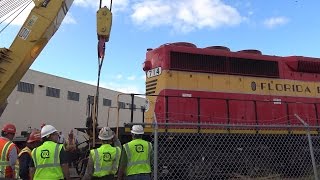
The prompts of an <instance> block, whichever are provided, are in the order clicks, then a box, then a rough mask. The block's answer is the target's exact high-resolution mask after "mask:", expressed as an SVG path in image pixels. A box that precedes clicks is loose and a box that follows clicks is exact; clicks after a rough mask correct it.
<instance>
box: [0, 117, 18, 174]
mask: <svg viewBox="0 0 320 180" xmlns="http://www.w3.org/2000/svg"><path fill="white" fill-rule="evenodd" d="M15 134H16V127H15V125H13V124H10V123H8V124H5V125H4V126H3V127H2V130H1V137H0V150H1V154H0V158H1V161H0V171H1V172H0V178H1V179H2V178H15V171H14V170H15V164H16V161H17V159H18V148H17V146H16V145H15V144H14V143H13V142H12V140H13V138H14V136H15Z"/></svg>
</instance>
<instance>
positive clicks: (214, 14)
mask: <svg viewBox="0 0 320 180" xmlns="http://www.w3.org/2000/svg"><path fill="white" fill-rule="evenodd" d="M132 8H133V13H132V15H131V19H132V20H133V22H134V23H135V24H137V25H143V26H147V27H156V26H162V25H167V26H171V27H173V28H174V29H176V30H180V31H183V32H189V31H192V30H195V29H202V28H218V27H221V26H225V25H226V26H232V25H237V24H240V23H241V22H242V21H243V20H244V19H245V18H244V17H242V16H241V15H240V14H239V12H238V11H237V9H235V8H233V7H231V6H229V5H226V4H224V3H223V2H222V1H221V0H189V1H186V0H175V1H172V0H152V1H151V0H143V1H140V2H138V3H136V4H133V5H132Z"/></svg>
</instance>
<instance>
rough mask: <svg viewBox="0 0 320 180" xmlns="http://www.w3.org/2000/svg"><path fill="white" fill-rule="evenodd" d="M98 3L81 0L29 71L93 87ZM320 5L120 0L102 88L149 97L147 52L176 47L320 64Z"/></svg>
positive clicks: (274, 0) (4, 38) (315, 0)
mask: <svg viewBox="0 0 320 180" xmlns="http://www.w3.org/2000/svg"><path fill="white" fill-rule="evenodd" d="M98 2H99V0H75V1H74V3H73V5H72V7H71V9H70V11H69V14H68V16H67V17H66V19H65V20H64V23H63V24H62V26H61V27H60V29H59V30H58V31H57V33H56V34H55V36H54V37H53V38H52V39H51V41H50V42H49V43H48V45H47V46H46V48H45V49H44V50H43V51H42V53H41V55H40V56H39V57H38V58H37V60H36V61H35V63H34V64H33V65H32V66H31V69H34V70H38V71H41V72H45V73H49V74H53V75H57V76H60V77H65V78H69V79H73V80H77V81H81V82H86V83H90V84H95V82H96V79H97V50H96V47H97V36H96V17H95V14H96V11H97V9H98ZM109 3H110V1H109V0H103V4H104V5H109ZM319 7H320V1H319V0H307V1H306V0H304V1H302V0H264V1H262V0H130V1H129V0H114V1H113V8H112V10H113V26H112V31H111V37H110V41H109V42H108V43H107V46H106V58H105V61H104V66H103V69H102V74H101V86H103V87H106V88H110V89H113V90H118V91H123V92H134V93H144V92H145V74H144V72H143V71H142V63H143V62H144V59H145V53H146V49H147V48H156V47H158V46H160V45H161V44H164V43H170V42H178V41H184V42H192V43H194V44H196V45H197V46H198V47H206V46H212V45H223V46H227V47H229V48H230V49H231V50H232V51H238V50H243V49H258V50H261V51H262V52H263V53H264V54H270V55H279V56H290V55H301V56H310V57H319V58H320V50H319V47H320V21H319V17H320V11H319V9H318V8H319ZM29 11H30V8H29ZM27 13H28V12H26V13H25V14H24V15H23V16H21V18H19V19H17V20H16V21H15V22H13V23H14V24H13V25H10V26H9V27H8V28H7V29H6V30H5V31H4V32H2V33H1V34H0V46H1V47H7V48H8V47H9V46H10V44H11V42H12V41H13V39H14V37H15V36H16V33H17V31H18V30H19V28H20V26H21V24H22V23H21V22H23V20H24V19H25V18H26V14H27ZM3 27H4V24H1V25H0V28H1V29H2V28H3Z"/></svg>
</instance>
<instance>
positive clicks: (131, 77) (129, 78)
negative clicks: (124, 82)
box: [128, 75, 136, 81]
mask: <svg viewBox="0 0 320 180" xmlns="http://www.w3.org/2000/svg"><path fill="white" fill-rule="evenodd" d="M135 79H136V76H134V75H132V76H129V77H128V80H130V81H134V80H135Z"/></svg>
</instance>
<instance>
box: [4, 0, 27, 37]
mask: <svg viewBox="0 0 320 180" xmlns="http://www.w3.org/2000/svg"><path fill="white" fill-rule="evenodd" d="M9 2H12V1H9ZM31 3H32V0H29V1H25V2H24V3H23V5H21V4H19V5H18V6H17V7H20V8H17V7H15V8H13V9H12V8H11V10H10V11H9V12H11V14H10V15H9V16H8V17H6V18H4V19H3V20H2V21H1V22H0V24H2V23H3V22H5V21H6V20H7V19H9V18H10V17H11V16H13V15H14V14H15V13H17V12H18V11H19V10H20V12H18V14H17V15H16V16H15V17H14V18H13V19H12V20H11V21H10V22H9V23H8V24H7V25H5V26H4V27H3V28H2V29H1V30H0V34H1V33H2V32H3V31H4V30H5V29H6V28H7V27H8V26H9V25H10V24H11V23H12V22H13V21H14V20H15V19H16V18H17V17H18V16H19V15H20V14H21V13H22V12H23V11H24V10H25V9H26V8H27V7H28V6H29V5H30V4H31ZM11 4H13V3H11ZM3 6H4V5H0V8H2V7H3ZM7 6H8V4H7ZM4 9H6V8H4ZM9 9H10V8H9ZM4 13H5V11H0V18H1V17H4V15H6V14H4Z"/></svg>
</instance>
